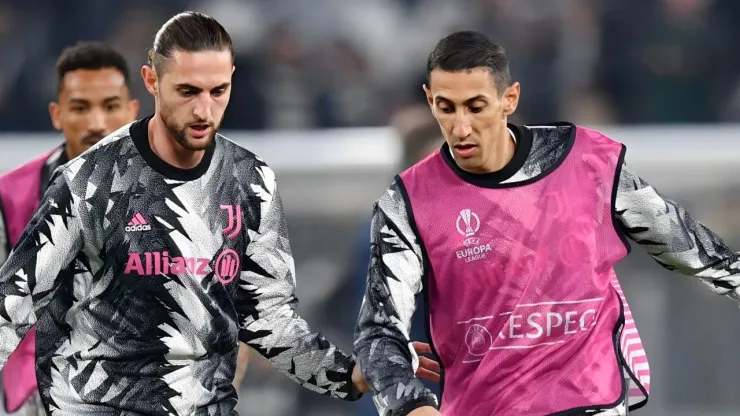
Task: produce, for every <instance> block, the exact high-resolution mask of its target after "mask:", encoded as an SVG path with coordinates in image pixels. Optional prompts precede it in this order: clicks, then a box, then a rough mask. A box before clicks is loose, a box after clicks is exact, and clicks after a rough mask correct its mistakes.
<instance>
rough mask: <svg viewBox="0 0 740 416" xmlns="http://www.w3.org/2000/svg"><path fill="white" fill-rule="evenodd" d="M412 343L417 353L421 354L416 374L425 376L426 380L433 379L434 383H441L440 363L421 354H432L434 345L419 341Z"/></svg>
mask: <svg viewBox="0 0 740 416" xmlns="http://www.w3.org/2000/svg"><path fill="white" fill-rule="evenodd" d="M411 344H412V345H413V346H414V351H416V355H418V356H419V368H418V369H417V370H416V376H417V377H419V378H423V379H424V380H427V381H431V382H432V383H439V380H440V377H439V370H440V368H439V363H438V362H436V361H434V360H432V359H431V358H427V357H422V356H421V354H431V353H432V347H430V346H429V344H426V343H423V342H417V341H414V342H412V343H411Z"/></svg>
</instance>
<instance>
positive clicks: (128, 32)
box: [0, 0, 740, 416]
mask: <svg viewBox="0 0 740 416" xmlns="http://www.w3.org/2000/svg"><path fill="white" fill-rule="evenodd" d="M186 9H190V10H199V11H203V12H206V13H209V14H211V15H213V16H215V17H216V18H218V19H219V20H220V21H221V22H222V23H223V24H224V26H226V28H227V29H228V30H229V31H230V32H231V33H232V36H233V38H234V42H235V44H236V47H237V49H238V51H237V62H236V66H237V71H236V73H235V79H234V91H233V93H232V99H231V104H230V108H229V110H228V111H227V115H226V119H225V122H224V132H225V133H226V134H227V135H229V136H230V137H232V138H233V139H235V140H237V141H238V142H240V143H242V144H243V145H245V146H247V147H248V148H250V149H252V150H254V151H255V152H257V153H258V154H260V155H262V156H263V157H264V158H265V159H266V160H267V161H268V162H269V163H270V164H271V165H272V166H273V167H274V169H275V170H276V172H277V174H278V178H279V181H280V184H281V187H282V195H283V197H284V200H285V205H286V210H287V215H288V220H289V224H290V231H291V236H292V243H293V249H294V254H295V258H296V263H297V275H298V282H299V283H298V295H299V298H300V299H301V305H300V307H299V311H300V313H301V314H302V315H303V316H304V317H305V318H306V319H307V320H308V321H309V322H311V323H312V324H313V326H314V328H316V329H319V330H321V331H323V332H325V333H326V335H327V336H328V337H329V338H330V339H332V340H333V341H335V342H337V343H338V344H339V345H340V346H341V347H343V348H344V349H346V350H349V348H350V345H351V336H352V329H353V325H354V321H355V318H356V315H357V309H358V307H359V302H360V299H359V297H358V294H359V293H360V291H361V288H362V285H363V284H364V282H363V281H362V280H361V278H358V277H357V276H356V273H355V272H354V271H355V269H357V268H358V266H357V265H356V264H353V263H355V262H354V260H353V258H354V254H355V252H356V251H357V250H358V245H361V244H362V242H361V240H362V235H363V232H366V224H367V220H368V216H369V215H370V212H371V205H372V203H373V201H374V200H375V199H376V198H377V197H378V196H379V195H380V194H381V193H382V192H383V190H384V189H385V187H386V186H387V185H388V184H389V182H390V179H391V177H392V175H393V174H394V173H395V172H396V171H397V170H398V166H399V163H400V160H401V157H402V156H401V149H402V144H401V139H400V136H399V134H398V131H397V130H396V129H394V128H393V127H391V126H390V123H391V120H393V119H394V115H396V114H397V113H398V112H399V111H401V110H402V109H404V108H407V107H409V106H414V105H419V104H420V103H421V104H423V94H422V91H421V83H422V82H423V70H424V64H425V57H426V54H427V53H428V52H429V51H430V49H431V48H432V47H433V44H434V43H435V41H436V40H437V39H439V38H440V37H442V36H444V35H445V34H446V33H448V32H450V31H452V30H456V29H478V30H482V31H484V32H487V33H489V34H491V35H492V36H494V37H495V38H496V39H498V40H499V41H500V42H502V43H503V44H504V45H505V46H506V48H507V50H508V52H509V54H510V57H511V60H512V72H513V76H514V78H515V79H517V80H519V81H521V82H522V85H523V86H522V91H523V96H522V101H521V104H520V107H519V110H518V111H517V117H515V118H514V120H513V121H514V122H524V123H530V124H536V123H539V122H544V121H552V120H571V121H575V122H577V123H578V124H582V125H587V126H589V127H593V128H597V129H601V130H603V131H604V132H606V133H608V134H610V135H611V136H612V137H613V138H615V139H617V140H621V141H623V142H625V143H626V144H627V145H628V153H627V162H628V163H630V164H631V165H632V166H633V167H634V168H635V169H636V170H637V171H638V172H639V173H640V174H641V175H642V176H643V177H644V178H645V179H647V180H648V181H650V182H651V183H653V185H655V186H656V187H657V188H658V189H659V190H660V191H661V192H663V193H664V194H666V195H668V196H670V197H671V198H673V199H675V200H677V201H679V202H680V203H682V204H684V205H685V206H686V208H687V209H688V210H689V211H690V212H692V213H694V214H695V216H696V217H698V218H699V219H700V220H702V221H703V222H704V223H705V224H707V225H708V226H709V227H710V228H712V229H713V230H715V231H717V232H719V233H720V234H721V235H722V236H723V237H725V238H726V239H727V241H728V242H729V243H730V244H731V245H732V246H733V247H735V248H740V124H735V123H736V122H738V121H739V120H740V53H737V52H738V51H737V46H736V44H737V42H736V40H737V39H738V38H740V36H739V35H740V25H737V24H736V23H735V22H738V21H740V2H737V1H733V0H714V1H712V0H602V1H598V2H597V1H593V0H456V1H448V0H310V1H303V0H201V1H183V0H160V1H158V2H156V3H154V2H152V3H150V2H144V1H141V0H127V1H112V0H65V1H54V0H24V1H20V0H0V57H2V59H0V172H4V171H7V170H9V169H11V168H13V167H15V166H17V165H19V164H20V163H22V162H23V161H25V160H28V159H30V158H31V157H32V156H34V155H36V154H39V153H41V152H43V151H45V150H46V149H49V148H51V147H52V146H54V145H55V144H57V143H59V141H60V140H61V139H62V138H61V136H60V135H59V134H57V133H56V132H54V131H53V129H52V127H51V124H50V122H49V116H48V112H47V104H48V102H49V101H51V100H53V99H54V91H55V76H54V62H55V59H56V56H57V55H58V54H59V52H60V51H61V50H62V48H64V47H65V46H69V45H72V44H74V43H75V42H76V41H78V40H103V41H106V42H109V43H110V44H112V45H113V46H115V47H116V48H117V49H119V50H120V51H122V52H124V53H125V54H126V56H127V58H128V59H129V60H130V64H131V70H132V72H133V80H132V85H133V90H134V95H135V96H136V97H137V98H140V99H141V100H142V111H141V113H140V115H142V116H143V115H146V114H148V113H149V112H150V111H151V109H152V105H153V103H152V100H151V98H150V97H149V96H148V95H147V94H146V91H145V90H144V88H143V85H142V84H141V82H140V78H139V76H138V68H139V67H140V65H141V64H142V63H143V62H144V59H145V50H146V48H147V47H148V46H149V45H150V44H151V42H152V39H153V34H154V33H155V32H156V30H157V28H158V27H159V26H160V25H161V24H162V23H163V22H164V21H165V20H166V19H167V18H168V17H169V16H171V15H172V14H174V13H176V12H179V11H182V10H186ZM360 267H362V265H360ZM618 271H619V272H620V276H621V281H622V283H623V286H624V288H625V291H626V292H627V295H628V298H629V300H630V303H631V306H632V308H633V310H634V314H635V317H636V319H637V324H638V328H639V329H640V332H641V334H642V337H643V341H644V342H645V344H646V348H647V352H648V356H649V358H650V359H651V367H652V382H653V383H652V393H653V395H652V397H651V400H650V404H649V407H648V409H646V410H643V411H640V412H638V413H637V414H639V415H642V414H644V415H656V416H663V415H666V416H667V415H671V416H690V415H691V416H694V415H706V416H720V415H722V416H724V415H737V414H738V413H739V412H740V411H739V410H738V409H740V394H737V393H738V386H739V385H740V360H738V359H737V357H738V352H737V346H738V345H740V309H738V305H737V304H736V303H735V302H733V301H731V300H728V299H723V298H718V297H716V296H715V295H713V294H711V293H710V292H709V290H707V289H705V288H704V287H703V286H702V285H701V284H700V283H699V282H697V281H691V280H690V279H688V278H684V277H682V276H679V275H675V274H671V273H669V272H666V271H664V270H662V269H661V268H660V267H659V266H658V265H657V264H656V263H654V262H652V261H651V260H650V259H649V258H648V257H647V256H646V255H644V253H643V252H642V251H641V250H640V249H639V248H638V249H636V250H635V251H634V252H633V254H632V255H631V256H630V257H629V259H628V260H626V261H625V262H623V263H622V264H620V266H619V267H618ZM368 401H369V400H368V398H365V399H363V401H362V402H363V403H364V404H365V405H367V404H368ZM361 406H362V405H361V404H349V403H344V402H339V401H332V400H330V399H327V398H325V397H321V396H319V395H316V394H313V393H310V392H308V391H306V390H302V389H300V388H299V387H297V386H296V385H294V384H293V383H291V382H289V381H287V380H286V379H285V378H284V377H283V376H281V375H279V374H277V373H276V372H275V371H273V370H272V369H270V367H269V365H267V364H265V363H264V362H261V361H256V362H252V363H251V364H250V369H249V371H248V374H247V377H246V381H245V382H244V384H243V388H242V391H241V392H240V404H239V412H240V414H242V415H244V416H251V415H259V416H272V415H274V416H294V415H323V416H331V415H369V414H372V413H367V411H364V412H365V413H363V410H362V409H361ZM2 414H3V413H2V410H0V415H2Z"/></svg>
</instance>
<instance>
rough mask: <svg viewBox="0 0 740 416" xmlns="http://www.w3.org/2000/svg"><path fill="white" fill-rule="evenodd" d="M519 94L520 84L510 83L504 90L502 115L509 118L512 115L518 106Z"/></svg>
mask: <svg viewBox="0 0 740 416" xmlns="http://www.w3.org/2000/svg"><path fill="white" fill-rule="evenodd" d="M519 94H520V84H519V83H518V82H514V83H512V84H511V85H510V86H509V87H508V88H506V89H505V90H504V95H503V97H502V99H503V102H504V115H505V116H510V115H512V114H514V111H516V108H517V106H519Z"/></svg>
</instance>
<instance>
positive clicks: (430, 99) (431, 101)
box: [422, 84, 434, 109]
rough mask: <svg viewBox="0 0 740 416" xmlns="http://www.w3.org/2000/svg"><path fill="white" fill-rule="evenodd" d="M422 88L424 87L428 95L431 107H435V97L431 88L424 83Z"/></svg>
mask: <svg viewBox="0 0 740 416" xmlns="http://www.w3.org/2000/svg"><path fill="white" fill-rule="evenodd" d="M422 88H424V94H426V96H427V103H428V104H429V108H432V109H434V97H432V91H431V90H429V87H427V84H424V85H422Z"/></svg>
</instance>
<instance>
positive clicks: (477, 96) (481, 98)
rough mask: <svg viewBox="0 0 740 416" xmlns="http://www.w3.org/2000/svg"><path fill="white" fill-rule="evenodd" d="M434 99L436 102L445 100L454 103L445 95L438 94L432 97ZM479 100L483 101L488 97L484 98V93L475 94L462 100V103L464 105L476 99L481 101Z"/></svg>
mask: <svg viewBox="0 0 740 416" xmlns="http://www.w3.org/2000/svg"><path fill="white" fill-rule="evenodd" d="M434 100H435V101H437V102H440V101H443V102H445V103H448V104H454V103H453V102H452V100H450V99H449V98H447V97H443V96H441V95H438V96H437V97H435V99H434ZM481 100H483V101H486V100H488V99H487V98H486V96H485V95H482V94H478V95H476V96H475V97H472V98H468V99H467V100H465V102H464V103H463V104H465V105H470V104H473V103H474V102H476V101H481Z"/></svg>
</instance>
